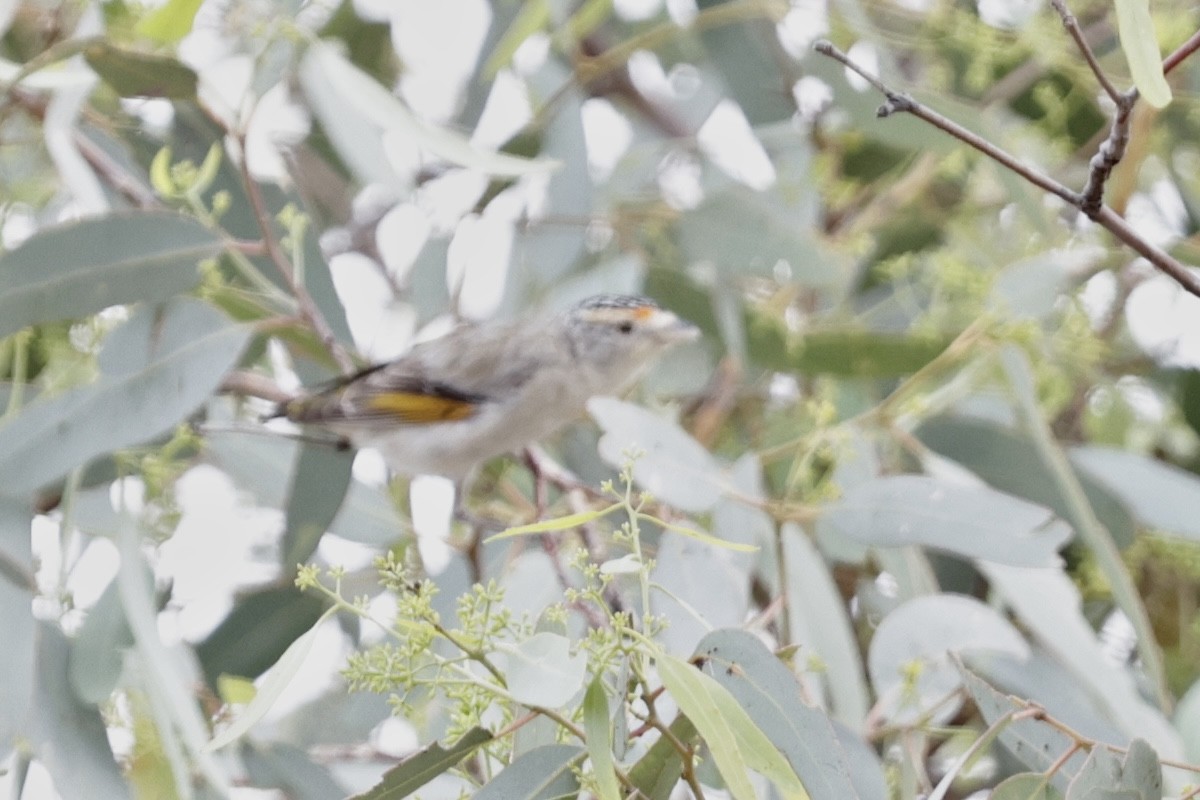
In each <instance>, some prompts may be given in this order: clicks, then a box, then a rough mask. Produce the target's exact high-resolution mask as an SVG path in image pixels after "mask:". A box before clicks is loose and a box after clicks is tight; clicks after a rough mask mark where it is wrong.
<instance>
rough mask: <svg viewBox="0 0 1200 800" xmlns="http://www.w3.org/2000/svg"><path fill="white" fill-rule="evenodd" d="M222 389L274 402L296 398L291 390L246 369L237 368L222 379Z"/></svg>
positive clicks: (279, 402)
mask: <svg viewBox="0 0 1200 800" xmlns="http://www.w3.org/2000/svg"><path fill="white" fill-rule="evenodd" d="M220 391H222V392H224V393H226V394H236V395H241V396H242V397H257V398H260V399H262V400H269V401H270V402H272V403H278V404H283V403H286V402H288V401H289V400H292V399H294V398H295V395H293V394H292V393H291V392H289V391H286V390H285V389H283V388H282V387H281V386H280V385H279V384H278V383H276V382H275V381H273V380H271V379H270V378H268V377H267V376H266V375H260V374H259V373H257V372H250V371H249V370H244V369H235V370H233V371H232V372H230V373H228V374H226V375H225V377H224V378H222V379H221V389H220Z"/></svg>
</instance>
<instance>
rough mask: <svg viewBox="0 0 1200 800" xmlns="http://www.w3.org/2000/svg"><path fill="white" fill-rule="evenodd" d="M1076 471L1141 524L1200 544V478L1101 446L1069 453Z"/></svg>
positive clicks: (1125, 452) (1153, 460)
mask: <svg viewBox="0 0 1200 800" xmlns="http://www.w3.org/2000/svg"><path fill="white" fill-rule="evenodd" d="M1068 455H1069V457H1070V459H1071V463H1072V464H1074V465H1075V467H1076V469H1078V470H1080V471H1081V472H1083V473H1084V474H1086V475H1089V476H1091V477H1092V478H1093V479H1095V480H1096V481H1098V482H1099V483H1100V484H1101V485H1103V486H1104V488H1105V489H1107V490H1108V491H1110V492H1112V493H1113V494H1114V495H1116V496H1117V497H1118V498H1119V499H1120V500H1121V502H1122V503H1124V504H1125V506H1126V507H1127V508H1128V509H1129V510H1130V511H1131V512H1132V513H1133V515H1134V517H1135V518H1136V519H1137V520H1138V522H1140V523H1141V524H1143V525H1145V526H1146V527H1149V528H1157V529H1159V530H1162V531H1166V532H1168V533H1176V534H1179V535H1181V536H1186V537H1188V538H1189V539H1196V540H1200V515H1197V514H1195V513H1194V510H1195V509H1196V508H1200V477H1197V476H1196V474H1195V473H1193V472H1187V471H1184V470H1182V469H1179V468H1178V467H1175V466H1172V465H1171V464H1166V463H1163V462H1161V461H1156V460H1155V459H1153V458H1149V457H1148V456H1143V455H1140V454H1138V453H1132V452H1129V451H1128V450H1118V449H1116V448H1113V447H1103V446H1100V445H1085V446H1080V447H1073V448H1071V450H1070V451H1069V452H1068Z"/></svg>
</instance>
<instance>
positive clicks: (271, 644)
mask: <svg viewBox="0 0 1200 800" xmlns="http://www.w3.org/2000/svg"><path fill="white" fill-rule="evenodd" d="M324 612H325V602H324V601H323V600H321V599H320V598H319V597H317V596H315V595H312V594H305V593H303V592H301V591H300V590H299V589H297V588H296V587H294V586H291V585H287V586H272V587H267V588H265V589H256V590H254V591H253V592H250V593H248V594H246V595H243V596H241V597H239V598H238V599H237V601H236V602H235V603H234V606H233V610H232V611H230V612H229V614H228V615H227V616H226V617H225V619H223V620H222V621H221V624H220V625H218V626H217V628H216V629H215V630H214V631H213V632H212V633H210V634H209V635H208V636H207V637H206V638H205V639H204V641H202V642H200V643H199V644H198V645H196V657H197V658H199V659H200V666H201V668H202V669H203V670H204V676H205V678H206V679H207V681H208V684H209V686H212V687H214V688H215V687H216V685H217V679H218V678H219V677H220V676H221V675H239V676H241V677H243V678H257V677H258V676H259V675H261V674H262V673H263V672H265V671H266V670H267V668H268V667H270V666H271V665H272V664H274V663H275V662H276V661H278V660H279V658H280V657H281V656H282V655H283V653H284V651H285V650H287V648H288V647H289V646H290V645H291V644H292V643H293V642H294V641H296V639H297V638H299V637H300V636H301V635H302V634H303V633H304V632H305V631H307V630H309V629H310V628H312V626H313V625H315V624H316V621H317V620H318V619H320V618H321V615H322V614H323V613H324Z"/></svg>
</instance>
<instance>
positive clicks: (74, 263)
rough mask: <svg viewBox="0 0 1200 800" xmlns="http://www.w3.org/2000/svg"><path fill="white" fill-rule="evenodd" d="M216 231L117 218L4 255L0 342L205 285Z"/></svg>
mask: <svg viewBox="0 0 1200 800" xmlns="http://www.w3.org/2000/svg"><path fill="white" fill-rule="evenodd" d="M220 250H221V239H220V237H219V236H217V234H216V233H214V232H213V231H211V230H209V229H208V228H206V227H204V226H203V225H201V224H200V223H199V222H197V221H196V220H194V219H191V218H190V217H185V216H182V215H180V214H173V213H170V212H164V211H154V212H140V213H136V214H135V213H127V214H115V215H112V216H108V217H98V218H95V219H87V220H82V221H79V222H71V223H67V224H65V225H58V226H55V227H52V228H47V229H45V230H43V231H40V232H39V233H37V234H35V235H34V236H32V237H30V238H29V239H28V240H26V241H25V243H24V244H22V245H21V246H20V247H18V248H17V249H15V250H13V251H12V252H10V253H7V254H5V255H4V256H3V257H0V337H2V336H7V335H9V334H10V333H14V332H15V331H19V330H20V329H21V328H24V327H25V326H27V325H33V324H36V323H39V322H54V321H56V320H61V319H71V318H74V317H82V316H86V315H88V314H95V313H96V312H98V311H102V310H103V309H105V308H107V307H109V306H112V305H118V304H121V303H133V302H137V301H154V300H166V299H167V298H169V297H172V296H174V295H177V294H180V293H183V292H186V291H188V290H190V289H191V288H193V287H194V286H196V284H197V283H199V280H200V275H199V271H198V270H197V264H198V263H199V262H200V261H201V260H203V259H206V258H212V257H214V256H215V255H217V253H219V252H220Z"/></svg>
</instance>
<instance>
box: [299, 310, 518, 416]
mask: <svg viewBox="0 0 1200 800" xmlns="http://www.w3.org/2000/svg"><path fill="white" fill-rule="evenodd" d="M508 338H511V337H508V336H506V333H505V331H503V330H501V329H497V328H496V327H495V326H483V327H479V326H471V327H463V328H459V329H457V330H455V331H453V332H452V333H450V334H448V335H447V336H444V337H442V338H441V339H436V340H434V341H431V342H426V343H422V344H420V345H418V346H417V347H415V348H413V350H411V351H410V352H409V353H408V354H406V355H404V356H402V357H401V358H399V359H397V360H395V361H391V362H387V363H384V364H377V365H375V366H373V367H368V368H367V369H365V370H362V371H361V372H358V373H356V374H354V375H350V376H348V377H346V378H343V379H340V380H339V381H337V382H336V383H335V384H332V385H330V386H328V387H326V388H323V389H321V390H319V391H316V392H313V393H311V394H309V395H305V396H303V397H300V398H297V399H296V400H293V401H291V402H289V403H288V404H287V406H286V407H285V412H286V414H287V416H288V418H289V419H291V420H293V421H294V422H308V423H318V424H320V423H337V422H355V423H363V424H372V423H376V424H396V423H402V424H409V425H419V424H426V423H433V422H449V421H453V420H460V419H467V418H469V417H471V416H473V415H474V414H476V413H478V411H479V410H480V408H482V407H483V406H484V405H485V404H487V403H490V402H495V401H497V400H500V399H503V398H504V397H506V396H509V395H510V394H511V393H512V392H513V391H515V390H516V389H518V388H519V387H520V386H521V385H522V384H523V383H524V382H525V381H526V380H528V378H529V377H530V375H531V374H532V369H531V367H530V366H529V365H528V361H529V359H527V358H526V359H518V358H515V357H514V356H515V355H516V354H513V353H509V352H508V348H506V347H503V346H499V347H498V346H497V343H500V342H505V341H507V339H508ZM485 344H486V345H487V346H484V345H485Z"/></svg>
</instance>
